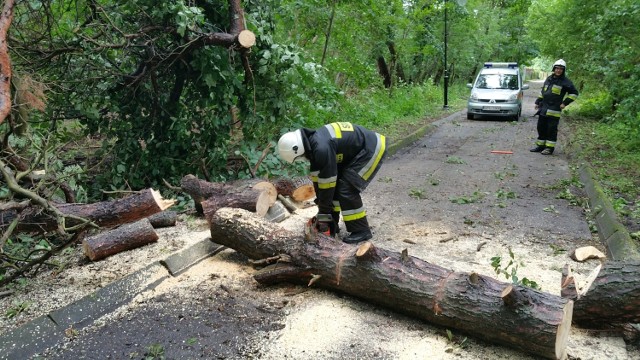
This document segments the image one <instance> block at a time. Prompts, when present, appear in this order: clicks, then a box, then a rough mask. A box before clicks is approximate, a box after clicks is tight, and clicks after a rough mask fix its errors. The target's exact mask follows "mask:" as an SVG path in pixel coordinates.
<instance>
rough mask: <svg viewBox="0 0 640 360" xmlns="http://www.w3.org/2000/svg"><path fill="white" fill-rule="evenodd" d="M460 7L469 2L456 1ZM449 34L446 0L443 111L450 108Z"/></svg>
mask: <svg viewBox="0 0 640 360" xmlns="http://www.w3.org/2000/svg"><path fill="white" fill-rule="evenodd" d="M456 3H457V4H458V5H460V6H465V5H466V4H467V0H456ZM448 36H449V32H448V31H447V0H444V106H443V107H442V108H443V109H448V108H449V69H448V66H447V40H448Z"/></svg>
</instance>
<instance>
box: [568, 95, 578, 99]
mask: <svg viewBox="0 0 640 360" xmlns="http://www.w3.org/2000/svg"><path fill="white" fill-rule="evenodd" d="M567 97H568V98H569V99H571V100H575V99H577V98H578V94H569V95H567Z"/></svg>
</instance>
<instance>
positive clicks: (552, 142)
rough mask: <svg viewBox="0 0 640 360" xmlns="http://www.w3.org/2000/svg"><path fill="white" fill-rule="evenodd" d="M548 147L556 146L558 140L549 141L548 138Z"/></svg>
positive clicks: (546, 144)
mask: <svg viewBox="0 0 640 360" xmlns="http://www.w3.org/2000/svg"><path fill="white" fill-rule="evenodd" d="M544 145H545V146H546V147H550V148H552V147H556V142H555V141H549V140H547V142H546V143H545V144H544Z"/></svg>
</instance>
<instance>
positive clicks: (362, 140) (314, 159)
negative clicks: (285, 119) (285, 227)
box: [278, 122, 386, 244]
mask: <svg viewBox="0 0 640 360" xmlns="http://www.w3.org/2000/svg"><path fill="white" fill-rule="evenodd" d="M385 146H386V140H385V137H384V136H383V135H380V134H378V133H376V132H374V131H371V130H368V129H365V128H364V127H362V126H360V125H354V124H351V123H349V122H335V123H331V124H327V125H325V126H323V127H320V128H318V129H315V130H314V129H307V128H302V129H298V130H295V131H291V132H288V133H286V134H284V135H282V137H280V140H279V141H278V153H279V154H280V157H281V158H282V159H283V160H285V161H287V162H289V163H293V162H294V161H296V160H308V161H309V163H310V172H311V180H312V181H313V185H314V188H315V191H316V200H315V201H316V204H317V205H318V214H317V215H316V216H315V219H314V221H315V224H316V227H317V228H318V230H319V231H321V232H326V231H328V232H329V234H330V235H331V236H336V234H337V233H339V232H340V231H339V227H338V221H339V220H340V213H341V212H342V219H343V221H344V224H345V226H346V228H347V232H349V233H350V234H349V235H348V236H346V237H345V238H343V239H342V241H343V242H345V243H350V244H355V243H359V242H361V241H365V240H369V239H371V238H372V237H373V235H372V233H371V229H370V228H369V223H368V222H367V214H366V211H365V209H364V206H363V204H362V198H361V197H360V193H361V192H362V191H364V189H365V188H366V187H367V186H368V185H369V183H370V182H371V180H372V179H373V178H374V176H375V175H376V173H377V172H378V170H379V168H380V165H381V164H382V160H383V158H384V156H385Z"/></svg>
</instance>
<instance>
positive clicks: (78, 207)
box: [0, 189, 174, 232]
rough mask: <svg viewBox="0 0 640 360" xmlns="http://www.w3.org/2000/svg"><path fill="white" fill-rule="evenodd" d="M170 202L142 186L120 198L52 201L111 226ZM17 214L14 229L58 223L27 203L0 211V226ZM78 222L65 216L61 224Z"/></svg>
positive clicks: (44, 228)
mask: <svg viewBox="0 0 640 360" xmlns="http://www.w3.org/2000/svg"><path fill="white" fill-rule="evenodd" d="M173 204H174V201H173V200H165V199H163V198H162V196H161V195H160V193H159V192H157V191H155V190H153V189H145V190H142V191H140V192H137V193H135V194H133V195H130V196H127V197H125V198H122V199H117V200H110V201H102V202H98V203H93V204H54V206H55V207H56V209H58V210H59V211H60V212H61V213H62V214H64V215H73V216H77V217H81V218H84V219H88V220H90V221H92V222H94V223H95V224H96V225H98V226H104V227H111V226H116V225H120V224H126V223H130V222H134V221H137V220H140V219H142V218H145V217H148V216H151V215H153V214H156V213H158V212H161V211H163V210H165V209H167V208H169V207H171V206H172V205H173ZM16 216H19V217H20V221H19V223H18V225H17V227H16V230H17V231H36V232H47V231H53V230H55V229H56V228H57V226H58V224H57V222H56V218H55V216H54V215H53V214H49V213H46V212H43V211H42V208H41V207H39V206H29V207H27V208H25V209H23V210H21V211H19V212H16V211H12V210H11V209H8V210H7V211H6V212H5V211H2V212H0V227H4V226H7V225H8V224H10V223H11V221H13V219H14V218H15V217H16ZM78 223H79V222H78V221H76V220H73V219H67V221H66V223H65V225H66V226H67V227H71V226H74V225H77V224H78Z"/></svg>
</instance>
